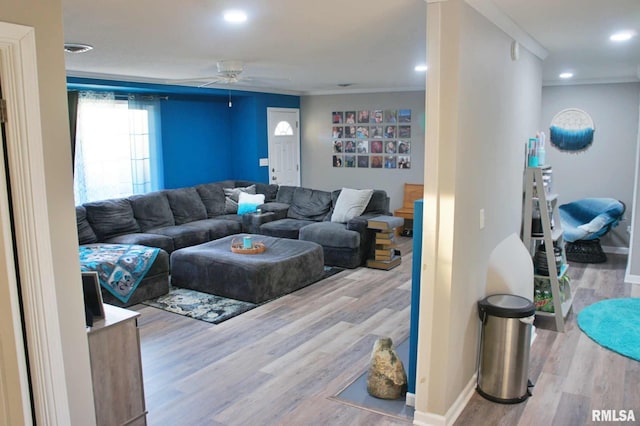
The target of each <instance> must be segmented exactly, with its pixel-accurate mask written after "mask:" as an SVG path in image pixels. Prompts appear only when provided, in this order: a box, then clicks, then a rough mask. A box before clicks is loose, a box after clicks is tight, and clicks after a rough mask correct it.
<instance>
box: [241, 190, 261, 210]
mask: <svg viewBox="0 0 640 426" xmlns="http://www.w3.org/2000/svg"><path fill="white" fill-rule="evenodd" d="M261 204H264V194H247V193H246V192H241V193H240V196H239V197H238V214H245V213H255V211H256V209H257V208H258V206H259V205H261Z"/></svg>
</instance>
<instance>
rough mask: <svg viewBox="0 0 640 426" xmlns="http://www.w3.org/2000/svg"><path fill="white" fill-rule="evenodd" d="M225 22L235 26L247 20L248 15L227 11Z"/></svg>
mask: <svg viewBox="0 0 640 426" xmlns="http://www.w3.org/2000/svg"><path fill="white" fill-rule="evenodd" d="M224 20H225V21H227V22H231V23H234V24H239V23H241V22H244V21H246V20H247V14H246V13H244V12H243V11H241V10H237V9H234V10H227V11H226V12H224Z"/></svg>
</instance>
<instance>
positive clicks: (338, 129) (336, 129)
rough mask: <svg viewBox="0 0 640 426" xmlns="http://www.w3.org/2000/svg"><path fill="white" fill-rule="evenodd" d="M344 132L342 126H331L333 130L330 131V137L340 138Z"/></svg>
mask: <svg viewBox="0 0 640 426" xmlns="http://www.w3.org/2000/svg"><path fill="white" fill-rule="evenodd" d="M343 134H344V127H342V126H333V130H332V132H331V137H332V138H333V139H342V135H343Z"/></svg>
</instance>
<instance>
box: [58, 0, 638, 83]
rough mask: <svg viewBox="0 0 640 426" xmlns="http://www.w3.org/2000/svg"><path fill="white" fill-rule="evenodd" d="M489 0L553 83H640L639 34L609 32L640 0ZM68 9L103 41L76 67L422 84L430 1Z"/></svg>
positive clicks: (87, 37)
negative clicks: (567, 75)
mask: <svg viewBox="0 0 640 426" xmlns="http://www.w3.org/2000/svg"><path fill="white" fill-rule="evenodd" d="M474 2H476V3H490V2H491V0H474ZM493 3H495V5H497V6H498V7H499V8H500V9H501V10H502V12H504V13H505V14H506V15H508V16H509V17H511V18H512V20H513V21H515V22H516V23H517V24H518V26H519V27H520V28H521V29H522V30H524V32H526V33H528V34H529V35H530V36H531V37H532V38H533V39H535V40H536V41H537V42H538V43H540V44H541V45H542V46H543V47H544V48H545V49H546V50H547V51H548V52H549V55H548V57H547V58H546V60H545V61H544V70H543V78H544V81H545V84H556V83H557V82H558V77H557V75H558V74H559V73H560V72H561V71H564V70H572V71H573V72H574V74H575V78H574V79H573V80H574V81H573V82H574V83H575V82H611V81H638V80H639V75H638V74H639V69H638V66H639V64H640V36H638V37H635V38H634V39H633V40H632V41H631V42H630V43H628V44H627V45H624V46H621V45H619V46H613V45H612V44H611V42H609V40H608V36H609V35H610V33H612V32H613V31H615V30H617V29H635V30H636V31H637V32H639V33H640V0H608V1H603V0H534V1H531V0H493ZM63 8H64V31H65V41H66V42H71V43H87V44H91V45H93V46H94V47H95V49H94V50H92V51H90V52H88V53H84V54H69V53H66V54H65V55H66V66H67V72H68V74H69V75H71V76H80V77H95V78H108V79H118V80H126V81H143V82H152V83H167V82H173V81H174V80H179V79H187V78H194V77H206V76H213V75H215V74H216V71H217V70H216V62H217V61H219V60H241V61H243V62H244V63H245V71H244V72H243V77H244V76H248V77H253V78H254V80H251V81H247V82H245V84H249V85H251V86H254V88H257V89H260V90H263V91H275V92H281V93H295V94H306V93H339V92H343V91H344V92H350V93H353V92H373V91H400V90H420V89H423V88H424V85H425V83H424V74H420V73H416V72H415V71H414V69H413V68H414V66H415V65H416V64H418V63H423V62H425V60H426V47H425V46H426V43H425V27H426V2H425V1H424V0H387V1H382V0H375V1H372V0H350V1H344V0H323V1H310V0H269V1H265V0H183V1H182V2H176V1H175V0H171V1H169V0H136V1H130V0H110V1H86V0H63ZM229 8H242V9H243V10H245V11H246V12H247V15H248V16H249V19H248V21H247V22H246V23H245V24H242V25H231V24H228V23H226V22H225V21H224V20H223V19H222V13H223V11H224V10H226V9H229ZM341 83H347V84H352V86H350V87H348V88H340V87H338V86H337V85H338V84H341ZM189 84H191V85H197V83H189ZM211 87H220V86H211ZM223 87H228V86H223ZM233 87H234V88H238V89H243V90H247V89H249V90H250V89H251V87H247V86H245V85H241V86H240V85H238V86H233Z"/></svg>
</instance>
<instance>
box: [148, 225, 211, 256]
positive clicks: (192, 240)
mask: <svg viewBox="0 0 640 426" xmlns="http://www.w3.org/2000/svg"><path fill="white" fill-rule="evenodd" d="M197 223H198V222H192V223H185V224H184V225H176V226H167V227H164V228H154V229H149V231H148V232H149V233H150V234H160V235H166V236H167V237H170V238H171V239H172V240H173V248H174V250H179V249H181V248H183V247H189V246H195V245H198V244H202V243H205V242H207V241H209V229H208V228H207V227H205V226H201V225H197Z"/></svg>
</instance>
